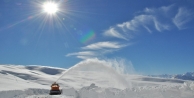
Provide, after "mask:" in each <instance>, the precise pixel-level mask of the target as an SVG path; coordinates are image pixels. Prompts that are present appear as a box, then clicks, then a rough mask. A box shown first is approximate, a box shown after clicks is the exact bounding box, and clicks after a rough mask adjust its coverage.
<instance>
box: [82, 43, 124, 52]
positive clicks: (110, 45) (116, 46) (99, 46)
mask: <svg viewBox="0 0 194 98" xmlns="http://www.w3.org/2000/svg"><path fill="white" fill-rule="evenodd" d="M126 46H127V45H125V44H121V43H118V42H110V41H106V42H98V43H93V44H90V45H88V46H85V47H82V49H91V50H99V49H107V48H112V49H119V48H122V47H126Z"/></svg>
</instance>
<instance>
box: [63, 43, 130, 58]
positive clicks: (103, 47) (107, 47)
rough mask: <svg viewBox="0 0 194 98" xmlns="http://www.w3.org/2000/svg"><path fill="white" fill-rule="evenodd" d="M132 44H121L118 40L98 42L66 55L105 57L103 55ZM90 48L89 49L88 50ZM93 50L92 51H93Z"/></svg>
mask: <svg viewBox="0 0 194 98" xmlns="http://www.w3.org/2000/svg"><path fill="white" fill-rule="evenodd" d="M128 45H132V44H121V43H118V42H110V41H106V42H98V43H94V44H90V45H88V46H85V47H82V50H81V52H75V53H69V54H67V55H66V56H76V57H77V58H80V59H89V58H95V57H103V55H105V54H108V53H112V52H114V51H117V50H119V49H121V48H123V47H126V46H128ZM86 50H88V51H86ZM91 50H92V51H91Z"/></svg>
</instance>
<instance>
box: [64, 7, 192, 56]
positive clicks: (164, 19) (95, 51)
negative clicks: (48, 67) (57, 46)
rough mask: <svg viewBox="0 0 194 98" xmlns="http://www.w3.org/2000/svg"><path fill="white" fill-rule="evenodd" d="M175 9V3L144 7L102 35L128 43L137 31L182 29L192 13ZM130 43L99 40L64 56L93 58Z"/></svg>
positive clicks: (183, 9)
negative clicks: (129, 18) (157, 6)
mask: <svg viewBox="0 0 194 98" xmlns="http://www.w3.org/2000/svg"><path fill="white" fill-rule="evenodd" d="M176 10H177V7H175V5H170V6H162V7H159V8H145V9H144V10H143V11H141V12H138V13H136V15H135V16H134V17H133V18H132V19H131V20H129V21H126V22H123V23H120V24H116V25H115V26H111V27H110V28H109V29H107V30H105V31H104V32H103V34H102V35H103V36H106V37H114V38H119V39H122V40H125V41H126V42H127V43H129V41H130V40H131V39H133V38H135V37H136V36H137V34H139V32H140V33H144V32H149V33H154V32H163V31H166V30H171V29H172V28H173V27H178V29H179V30H180V29H183V28H185V25H186V24H187V23H188V22H190V20H192V18H193V13H192V12H191V11H190V10H188V9H187V8H184V7H180V8H179V9H178V12H176ZM130 45H132V44H131V43H129V44H124V43H123V42H119V41H118V40H117V41H103V42H102V41H100V42H97V43H93V44H90V45H87V46H84V47H81V50H80V51H81V52H75V53H69V54H67V55H66V56H76V57H77V58H81V59H88V58H95V57H99V56H103V55H105V54H108V53H112V52H114V51H118V50H120V49H122V48H124V47H127V46H130Z"/></svg>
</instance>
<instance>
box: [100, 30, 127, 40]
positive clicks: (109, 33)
mask: <svg viewBox="0 0 194 98" xmlns="http://www.w3.org/2000/svg"><path fill="white" fill-rule="evenodd" d="M103 35H104V36H110V37H111V36H112V37H116V38H121V39H124V40H128V39H127V38H125V37H124V36H123V35H121V34H120V33H119V32H118V31H116V30H115V28H110V29H108V30H106V31H105V32H104V33H103Z"/></svg>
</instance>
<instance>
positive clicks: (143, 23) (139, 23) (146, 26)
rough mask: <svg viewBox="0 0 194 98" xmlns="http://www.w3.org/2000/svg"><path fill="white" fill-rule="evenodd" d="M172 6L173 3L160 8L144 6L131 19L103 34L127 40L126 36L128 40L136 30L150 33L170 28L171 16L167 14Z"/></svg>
mask: <svg viewBox="0 0 194 98" xmlns="http://www.w3.org/2000/svg"><path fill="white" fill-rule="evenodd" d="M173 7H174V5H170V6H163V7H160V8H146V9H145V10H144V11H143V12H141V13H140V14H139V15H136V16H135V17H134V18H133V19H132V20H130V21H127V22H124V23H121V24H117V25H116V26H113V27H111V28H110V29H109V30H107V31H105V32H104V35H105V36H112V37H117V38H121V39H124V40H127V39H126V38H128V40H129V38H131V37H133V36H134V35H135V34H136V32H144V31H145V30H146V31H147V32H149V33H151V32H153V31H154V30H155V31H158V32H162V31H164V30H170V29H171V24H172V22H171V23H170V22H169V21H171V18H172V17H171V18H169V17H170V16H169V14H170V12H171V11H172V9H173ZM163 20H165V21H163ZM126 33H127V34H126ZM126 35H128V36H126Z"/></svg>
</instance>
